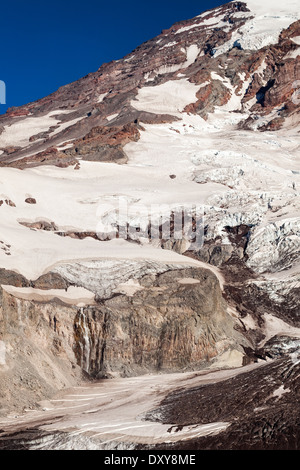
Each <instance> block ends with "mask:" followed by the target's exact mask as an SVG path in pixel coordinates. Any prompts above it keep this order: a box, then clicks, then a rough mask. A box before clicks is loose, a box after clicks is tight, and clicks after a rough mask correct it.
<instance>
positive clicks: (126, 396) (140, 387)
mask: <svg viewBox="0 0 300 470" xmlns="http://www.w3.org/2000/svg"><path fill="white" fill-rule="evenodd" d="M256 367H261V364H260V365H259V364H252V365H249V366H245V367H241V368H239V369H234V370H228V369H227V370H217V371H213V372H207V371H201V372H188V373H183V374H182V373H181V374H180V373H176V374H167V375H164V374H158V375H145V376H141V377H134V378H127V379H112V380H108V381H105V380H104V381H101V382H99V383H95V384H87V385H83V386H81V387H76V388H74V389H70V390H66V391H64V392H60V394H59V395H57V396H56V397H53V399H52V400H49V401H44V402H41V404H40V406H41V407H42V411H41V410H36V411H28V412H27V413H26V414H25V415H23V416H17V417H16V416H12V417H7V418H6V419H4V420H2V421H1V422H0V426H1V429H4V430H5V431H6V432H13V431H15V430H18V431H20V430H22V429H25V428H30V426H32V425H33V423H34V426H38V427H39V429H40V430H41V431H48V432H51V433H56V432H59V431H63V432H67V433H68V436H69V437H68V438H72V436H76V435H84V436H85V437H87V438H90V439H91V440H92V441H93V442H96V443H98V445H99V447H100V448H101V446H106V444H108V443H110V442H118V443H122V442H125V443H142V444H155V443H156V444H158V443H162V442H176V441H179V440H188V439H192V438H195V437H199V436H203V435H208V434H211V433H219V432H222V431H223V430H225V429H226V428H227V427H228V426H229V424H230V423H225V422H215V423H209V424H206V425H202V424H199V425H193V426H185V427H184V428H183V429H182V430H179V429H178V430H177V431H176V429H175V428H173V429H170V428H171V426H172V423H171V424H168V425H164V424H161V423H159V422H150V421H145V419H144V416H145V414H146V413H147V412H149V411H150V410H152V409H154V408H156V407H157V406H158V405H159V403H160V402H161V400H162V399H163V398H164V397H165V396H166V395H167V394H168V393H170V392H172V391H173V390H176V389H177V388H185V389H188V388H192V387H195V386H199V385H204V384H209V383H215V382H219V381H222V380H226V379H228V378H230V377H234V376H236V375H238V374H240V373H244V372H246V371H249V370H252V369H254V368H256ZM58 417H59V418H58ZM51 421H52V424H51ZM106 448H107V446H106Z"/></svg>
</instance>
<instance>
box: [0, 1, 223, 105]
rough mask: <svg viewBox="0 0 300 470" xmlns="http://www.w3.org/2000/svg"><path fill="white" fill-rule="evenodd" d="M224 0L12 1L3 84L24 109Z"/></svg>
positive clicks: (2, 29) (6, 15)
mask: <svg viewBox="0 0 300 470" xmlns="http://www.w3.org/2000/svg"><path fill="white" fill-rule="evenodd" d="M224 3H226V1H218V0H203V1H202V0H151V1H146V2H144V1H143V0H138V1H137V0H127V1H126V2H124V1H123V2H122V1H119V0H115V1H109V0H106V1H102V0H84V1H83V0H81V1H78V0H51V1H50V0H44V1H41V0H28V1H24V0H10V1H6V2H1V11H0V15H1V26H0V38H1V61H0V80H2V81H4V82H5V84H6V105H1V104H0V114H2V113H5V111H6V109H7V108H8V107H11V106H20V105H22V104H26V103H29V102H31V101H34V100H36V99H39V98H42V97H44V96H46V95H48V94H50V93H52V92H53V91H55V90H57V88H59V87H60V86H62V85H65V84H67V83H70V82H73V81H75V80H78V79H79V78H81V77H83V76H85V75H87V74H88V73H90V72H94V71H96V70H97V69H98V68H99V67H100V66H101V64H103V63H104V62H110V61H111V60H116V59H120V58H122V57H124V56H125V55H126V54H128V53H129V52H131V51H132V50H133V49H135V47H137V46H138V45H140V44H141V43H143V42H145V41H147V40H148V39H151V38H153V37H155V36H157V35H158V34H160V32H161V30H162V29H166V28H169V27H170V26H172V24H173V23H175V22H177V21H181V20H184V19H189V18H193V17H194V16H196V15H198V14H200V13H202V12H203V11H205V10H207V9H210V8H214V7H216V6H219V5H222V4H224Z"/></svg>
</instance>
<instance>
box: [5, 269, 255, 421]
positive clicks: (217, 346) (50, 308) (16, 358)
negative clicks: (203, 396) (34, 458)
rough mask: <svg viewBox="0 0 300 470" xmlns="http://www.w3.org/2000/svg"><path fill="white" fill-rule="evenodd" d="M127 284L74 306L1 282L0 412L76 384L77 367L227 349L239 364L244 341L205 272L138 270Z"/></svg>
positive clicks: (141, 369)
mask: <svg viewBox="0 0 300 470" xmlns="http://www.w3.org/2000/svg"><path fill="white" fill-rule="evenodd" d="M124 289H125V286H124ZM127 290H128V292H127V294H125V293H123V294H121V293H119V294H112V295H111V296H110V297H108V298H107V299H104V298H103V299H102V300H100V299H99V301H98V302H95V303H94V304H93V305H89V306H84V307H80V306H76V305H72V304H71V305H67V304H66V303H64V302H63V301H62V300H61V301H59V300H58V299H57V298H55V297H54V298H53V300H51V301H48V302H46V301H37V300H36V301H33V300H26V297H25V298H24V293H23V295H22V293H21V292H20V291H19V292H14V295H12V294H11V293H10V292H11V291H6V290H5V287H4V288H3V289H2V290H1V308H0V313H1V330H0V333H1V338H3V340H2V341H1V344H2V345H3V347H4V349H3V354H2V356H3V361H2V365H1V374H2V376H3V377H4V378H5V379H4V380H3V381H1V396H2V403H3V408H2V410H1V413H2V414H4V413H7V411H8V410H9V409H10V408H12V407H18V408H20V409H22V407H23V406H24V404H26V403H28V406H34V405H36V403H37V402H38V401H39V399H41V398H42V397H50V396H51V394H53V392H54V391H55V389H60V388H65V387H70V386H74V385H75V384H78V383H79V381H80V380H81V379H82V378H83V376H82V374H85V376H86V377H88V376H90V377H91V378H98V379H99V378H102V377H105V378H111V377H114V376H121V377H127V376H133V375H140V374H145V373H149V372H152V373H154V372H156V373H157V372H160V373H161V372H174V371H178V370H181V371H184V370H197V369H198V368H199V367H200V368H202V367H205V365H206V364H208V363H210V362H211V361H212V360H213V359H215V358H217V357H218V356H220V355H222V354H223V353H224V352H226V351H228V350H231V351H234V352H235V354H236V357H237V362H239V363H240V364H242V362H243V357H244V356H245V352H244V349H243V347H242V346H243V345H244V346H246V345H248V341H247V340H246V339H245V338H244V337H243V335H242V333H241V332H239V331H237V330H236V329H235V328H236V323H235V321H234V319H233V318H231V316H230V315H229V314H228V313H227V311H226V303H225V301H224V299H223V297H222V292H221V288H220V284H219V281H218V279H217V278H216V276H215V275H214V274H213V273H212V272H211V271H209V270H207V269H199V268H184V269H180V270H176V269H173V270H172V271H169V270H167V271H166V272H164V273H162V274H157V275H155V274H146V275H143V276H142V277H141V278H140V279H139V281H137V282H136V284H133V285H131V284H130V283H129V284H128V285H127ZM46 292H47V291H46ZM208 293H209V295H208ZM22 296H23V298H22ZM18 297H19V298H18ZM20 297H21V298H20ZM20 390H22V397H23V399H22V400H20V399H19V398H20V397H19V393H20Z"/></svg>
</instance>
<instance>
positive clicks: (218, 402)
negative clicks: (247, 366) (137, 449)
mask: <svg viewBox="0 0 300 470" xmlns="http://www.w3.org/2000/svg"><path fill="white" fill-rule="evenodd" d="M299 372H300V362H299V360H296V359H295V360H293V359H291V358H286V359H280V360H277V361H274V362H271V363H270V364H266V365H262V366H260V367H258V368H257V369H254V370H252V371H250V372H245V373H242V374H240V375H238V376H236V377H234V378H231V379H228V380H224V381H222V382H217V383H215V384H208V385H203V386H201V387H198V388H193V389H190V390H187V391H185V390H178V391H177V392H174V393H172V394H170V395H169V396H168V397H167V398H166V399H165V400H163V402H162V403H161V405H160V407H159V408H157V409H155V410H153V411H152V412H150V413H148V415H147V417H146V418H147V419H148V420H151V419H154V420H157V419H158V418H157V416H160V418H159V421H161V422H162V423H165V424H170V425H172V428H173V429H174V427H176V426H180V427H184V426H187V425H192V424H195V425H196V424H197V425H199V424H207V423H214V422H226V423H229V427H228V428H227V429H226V430H225V431H222V432H220V433H218V434H216V435H215V436H206V437H200V438H199V439H193V440H191V441H187V442H184V441H182V442H179V443H176V446H175V445H174V446H172V444H170V445H168V446H166V445H165V446H159V447H158V448H159V449H160V450H161V449H163V448H166V449H172V448H174V449H175V448H176V450H184V449H191V448H192V449H194V450H249V449H251V450H254V449H257V450H258V449H259V450H279V449H282V450H299V448H300V410H299V407H298V406H297V404H298V403H299V398H300V396H299V395H300V380H299ZM152 416H153V417H156V418H152ZM154 448H155V447H154Z"/></svg>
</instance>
